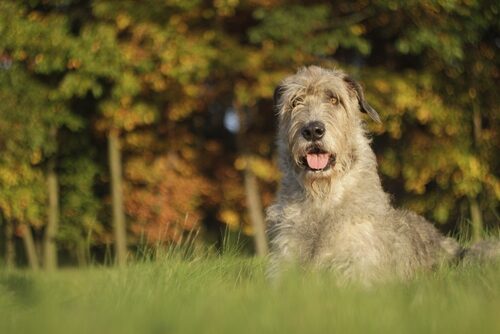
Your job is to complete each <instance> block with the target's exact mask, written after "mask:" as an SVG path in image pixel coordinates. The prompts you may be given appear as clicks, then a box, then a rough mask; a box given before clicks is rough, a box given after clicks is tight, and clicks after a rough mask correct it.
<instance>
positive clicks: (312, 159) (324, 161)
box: [307, 153, 330, 169]
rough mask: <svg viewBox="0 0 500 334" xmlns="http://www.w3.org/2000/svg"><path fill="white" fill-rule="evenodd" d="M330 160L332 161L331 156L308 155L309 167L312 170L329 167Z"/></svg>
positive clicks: (325, 154) (323, 154) (326, 154)
mask: <svg viewBox="0 0 500 334" xmlns="http://www.w3.org/2000/svg"><path fill="white" fill-rule="evenodd" d="M328 160H330V154H328V153H322V154H307V165H308V166H309V168H311V169H323V168H325V167H326V165H328Z"/></svg>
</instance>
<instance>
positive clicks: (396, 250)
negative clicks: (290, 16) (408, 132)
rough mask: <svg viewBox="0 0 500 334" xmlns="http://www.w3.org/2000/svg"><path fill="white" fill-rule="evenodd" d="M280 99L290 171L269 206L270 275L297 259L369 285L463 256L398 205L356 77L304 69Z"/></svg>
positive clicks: (284, 162) (281, 144)
mask: <svg viewBox="0 0 500 334" xmlns="http://www.w3.org/2000/svg"><path fill="white" fill-rule="evenodd" d="M275 106H276V109H277V111H278V115H279V130H278V131H279V132H278V142H277V144H278V154H279V163H280V168H281V170H282V172H283V178H282V181H281V184H280V187H279V190H278V194H277V199H276V202H275V203H274V204H273V205H272V206H271V207H269V208H268V210H267V222H268V226H269V231H268V232H269V234H270V238H271V243H272V253H271V263H270V268H269V274H270V275H271V276H276V275H278V274H279V273H280V272H282V271H283V270H284V269H285V267H287V266H297V265H298V266H300V267H308V268H317V269H331V270H333V271H334V272H335V273H338V274H339V276H340V277H341V278H344V279H347V280H352V279H355V280H359V281H361V282H366V283H370V282H373V281H378V280H383V279H387V278H391V277H400V278H403V279H407V278H411V277H412V276H414V275H415V274H416V273H417V272H418V271H421V270H426V269H431V268H434V267H436V266H439V265H440V264H441V263H443V262H450V261H453V260H454V259H457V258H459V257H461V256H462V254H463V251H462V249H461V247H460V246H459V245H458V243H457V242H456V241H455V240H454V239H451V238H448V237H445V236H443V235H442V234H440V233H439V232H438V231H437V230H436V228H435V227H434V226H433V225H432V224H430V223H429V222H427V221H426V220H425V219H424V218H423V217H421V216H418V215H417V214H415V213H413V212H409V211H405V210H397V209H394V208H393V207H392V206H391V203H390V200H389V196H388V195H387V194H386V193H385V192H384V190H383V189H382V186H381V182H380V178H379V175H378V173H377V162H376V158H375V154H374V153H373V151H372V149H371V147H370V140H369V138H368V137H367V135H366V131H365V128H364V126H363V121H362V117H361V112H363V113H367V114H368V115H369V116H370V117H371V118H372V119H374V120H375V121H377V122H380V119H379V116H378V114H377V112H376V111H375V110H374V109H373V108H372V107H371V106H370V105H369V104H368V103H367V102H366V101H365V98H364V95H363V90H362V88H361V86H360V85H359V84H358V83H357V82H355V81H354V80H352V79H351V78H350V77H349V76H347V75H346V74H345V73H344V72H342V71H339V70H326V69H323V68H320V67H316V66H311V67H307V68H303V69H301V70H299V71H298V72H297V73H296V74H295V75H292V76H290V77H287V78H286V79H285V80H283V82H282V83H281V85H280V86H279V87H278V88H277V89H276V91H275ZM495 249H496V248H495ZM495 252H498V251H497V250H495ZM478 253H480V252H478Z"/></svg>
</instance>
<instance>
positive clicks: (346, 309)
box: [0, 256, 500, 334]
mask: <svg viewBox="0 0 500 334" xmlns="http://www.w3.org/2000/svg"><path fill="white" fill-rule="evenodd" d="M0 333H2V334H10V333H16V334H17V333H51V334H57V333H72V334H74V333H152V334H156V333H158V334H161V333H443V334H444V333H481V334H483V333H500V266H496V265H490V266H484V267H457V268H448V269H443V270H440V271H439V272H436V273H433V274H428V275H424V276H422V277H420V278H418V279H416V280H415V281H413V282H410V283H390V284H385V285H380V286H375V287H371V288H363V287H359V286H348V287H345V286H344V287H339V286H338V285H337V284H335V281H334V279H333V278H331V277H327V276H325V275H320V274H315V275H312V274H309V275H304V274H302V275H298V274H295V275H291V276H290V277H286V278H285V279H283V280H282V281H281V283H280V284H278V285H276V284H271V283H270V282H268V281H266V279H265V277H264V263H263V262H262V261H259V260H257V259H253V258H242V257H233V256H222V257H216V256H213V257H204V258H198V259H190V260H180V259H177V258H176V257H173V256H170V257H166V258H165V259H164V260H161V261H156V262H142V263H139V264H134V265H131V266H130V267H128V268H126V269H116V268H97V267H95V268H90V269H81V270H61V271H59V272H56V273H51V274H48V273H43V272H42V273H29V272H23V271H14V272H12V271H11V272H6V271H4V272H2V271H0Z"/></svg>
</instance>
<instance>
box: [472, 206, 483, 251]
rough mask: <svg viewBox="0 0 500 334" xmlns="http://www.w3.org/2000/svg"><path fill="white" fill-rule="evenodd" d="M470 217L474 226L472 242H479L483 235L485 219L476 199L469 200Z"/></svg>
mask: <svg viewBox="0 0 500 334" xmlns="http://www.w3.org/2000/svg"><path fill="white" fill-rule="evenodd" d="M469 206H470V216H471V225H472V240H473V241H478V240H481V239H482V235H483V217H482V215H481V209H480V208H479V203H478V202H477V199H476V198H473V199H470V200H469Z"/></svg>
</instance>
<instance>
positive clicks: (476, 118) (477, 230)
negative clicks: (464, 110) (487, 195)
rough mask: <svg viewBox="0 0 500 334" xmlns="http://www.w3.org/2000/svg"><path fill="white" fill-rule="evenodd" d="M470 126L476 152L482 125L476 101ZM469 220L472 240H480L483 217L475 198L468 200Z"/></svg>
mask: <svg viewBox="0 0 500 334" xmlns="http://www.w3.org/2000/svg"><path fill="white" fill-rule="evenodd" d="M472 111H473V113H472V124H473V132H474V146H475V149H476V152H479V151H480V149H481V137H482V125H481V110H480V106H479V103H478V102H477V100H474V101H473V102H472ZM469 207H470V218H471V223H472V240H474V241H478V240H481V238H482V234H483V217H482V215H481V209H480V207H479V203H478V200H477V197H474V198H472V199H470V200H469Z"/></svg>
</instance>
